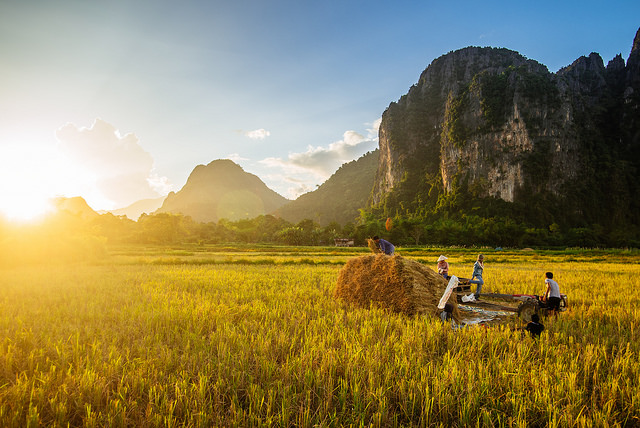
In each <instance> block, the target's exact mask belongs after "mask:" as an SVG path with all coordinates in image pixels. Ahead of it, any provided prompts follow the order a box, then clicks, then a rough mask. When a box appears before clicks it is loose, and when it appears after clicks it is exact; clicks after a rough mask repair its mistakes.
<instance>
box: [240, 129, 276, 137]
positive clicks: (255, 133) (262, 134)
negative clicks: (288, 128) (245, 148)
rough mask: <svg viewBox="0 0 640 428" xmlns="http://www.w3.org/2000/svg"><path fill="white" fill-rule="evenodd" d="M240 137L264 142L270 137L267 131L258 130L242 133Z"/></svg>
mask: <svg viewBox="0 0 640 428" xmlns="http://www.w3.org/2000/svg"><path fill="white" fill-rule="evenodd" d="M242 135H244V136H245V137H249V138H251V139H252V140H264V139H265V138H267V137H268V136H270V135H271V132H269V131H267V130H266V129H263V128H260V129H256V130H253V131H243V132H242Z"/></svg>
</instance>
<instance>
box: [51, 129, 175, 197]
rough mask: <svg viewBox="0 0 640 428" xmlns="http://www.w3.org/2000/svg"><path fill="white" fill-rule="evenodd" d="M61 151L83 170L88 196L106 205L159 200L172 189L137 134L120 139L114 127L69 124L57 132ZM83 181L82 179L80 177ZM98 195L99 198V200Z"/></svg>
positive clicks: (130, 134) (81, 174) (82, 174)
mask: <svg viewBox="0 0 640 428" xmlns="http://www.w3.org/2000/svg"><path fill="white" fill-rule="evenodd" d="M56 138H57V139H58V141H59V143H60V145H59V146H60V149H61V150H62V151H63V153H64V154H66V156H67V157H69V158H70V159H71V160H72V161H73V163H74V164H75V165H77V166H78V167H79V170H78V171H82V172H81V173H80V172H78V175H79V176H81V177H82V179H83V180H85V181H86V183H84V184H85V188H86V187H91V189H90V190H89V191H87V194H92V195H94V198H95V199H100V200H101V203H102V204H106V203H108V204H109V205H111V206H109V207H103V206H101V207H94V208H103V209H110V208H118V207H123V206H127V205H129V204H131V203H133V202H136V201H138V200H140V199H145V198H155V197H158V196H159V195H162V194H166V192H167V191H168V190H169V189H170V187H171V186H170V184H169V181H168V179H167V178H166V177H159V176H158V175H157V174H156V173H154V171H153V163H154V162H153V158H152V157H151V155H150V154H149V153H148V152H146V151H145V150H144V149H143V148H142V146H140V143H139V140H138V137H136V136H135V134H133V133H129V134H126V135H124V136H121V135H120V132H119V131H118V130H117V129H116V128H115V127H114V126H113V125H111V124H109V123H107V122H105V121H104V120H101V119H96V120H95V122H94V123H93V125H92V126H91V127H90V128H78V127H77V126H76V125H74V124H71V123H69V124H67V125H65V126H63V127H61V128H60V129H58V130H57V131H56ZM79 178H80V177H79ZM96 195H99V197H98V196H96Z"/></svg>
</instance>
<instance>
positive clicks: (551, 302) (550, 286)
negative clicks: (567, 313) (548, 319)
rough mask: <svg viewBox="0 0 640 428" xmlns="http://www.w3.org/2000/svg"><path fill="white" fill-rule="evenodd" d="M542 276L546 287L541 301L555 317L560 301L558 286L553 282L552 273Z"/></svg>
mask: <svg viewBox="0 0 640 428" xmlns="http://www.w3.org/2000/svg"><path fill="white" fill-rule="evenodd" d="M544 276H545V280H544V282H545V284H546V285H547V290H546V291H545V293H544V296H543V297H542V300H543V301H546V302H547V305H548V307H549V309H550V310H552V311H553V312H554V314H555V315H556V316H558V311H559V310H560V301H561V297H560V286H559V285H558V283H557V282H556V281H554V280H553V273H552V272H547V273H545V274H544Z"/></svg>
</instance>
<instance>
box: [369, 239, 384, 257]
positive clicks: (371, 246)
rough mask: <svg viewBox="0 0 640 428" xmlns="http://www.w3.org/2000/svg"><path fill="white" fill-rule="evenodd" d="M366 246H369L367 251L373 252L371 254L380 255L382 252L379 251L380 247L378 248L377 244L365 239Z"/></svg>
mask: <svg viewBox="0 0 640 428" xmlns="http://www.w3.org/2000/svg"><path fill="white" fill-rule="evenodd" d="M367 245H368V246H369V249H370V250H371V251H373V254H378V253H382V250H380V247H378V244H376V241H374V240H373V239H371V238H369V239H367Z"/></svg>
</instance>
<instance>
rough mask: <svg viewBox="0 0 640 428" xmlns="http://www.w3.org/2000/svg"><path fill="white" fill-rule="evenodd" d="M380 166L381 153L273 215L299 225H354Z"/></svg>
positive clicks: (340, 172)
mask: <svg viewBox="0 0 640 428" xmlns="http://www.w3.org/2000/svg"><path fill="white" fill-rule="evenodd" d="M377 167H378V150H375V151H373V152H369V153H367V154H365V155H364V156H362V157H361V158H360V159H357V160H355V161H352V162H349V163H346V164H344V165H342V166H341V167H340V168H339V169H338V170H337V171H336V172H335V173H334V174H333V175H332V176H331V177H330V178H329V179H328V180H327V181H326V182H324V183H323V184H322V185H321V186H320V187H319V188H317V189H316V190H314V191H313V192H309V193H305V194H304V195H301V196H300V197H299V198H298V199H296V200H295V201H291V202H289V203H288V204H286V205H284V206H282V207H281V208H279V209H278V210H277V211H276V212H275V213H274V214H276V215H278V216H280V217H282V218H284V219H285V220H287V221H290V222H294V223H297V222H299V221H301V220H304V219H311V220H313V221H315V222H316V223H319V224H320V225H322V226H325V225H327V224H329V223H331V222H334V221H335V222H337V223H340V224H342V225H344V224H346V223H348V222H353V221H354V220H355V219H356V217H358V215H359V211H358V210H359V209H360V208H363V207H365V206H366V204H367V200H368V199H369V195H370V193H371V188H372V186H373V180H374V177H375V174H376V169H377Z"/></svg>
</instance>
